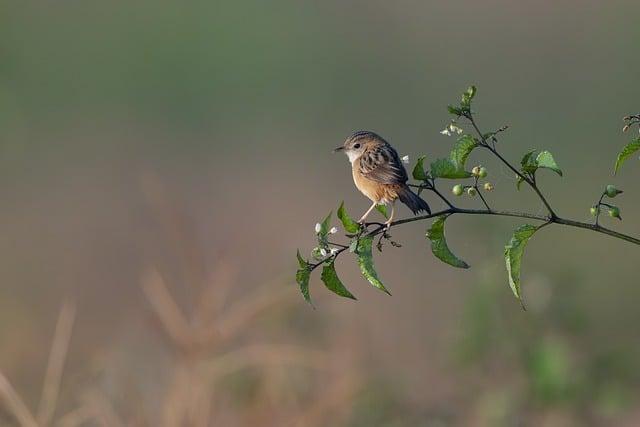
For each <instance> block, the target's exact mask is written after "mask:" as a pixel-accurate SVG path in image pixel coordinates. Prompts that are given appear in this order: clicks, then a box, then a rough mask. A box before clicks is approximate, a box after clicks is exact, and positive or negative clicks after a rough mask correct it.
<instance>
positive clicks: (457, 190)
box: [451, 184, 464, 196]
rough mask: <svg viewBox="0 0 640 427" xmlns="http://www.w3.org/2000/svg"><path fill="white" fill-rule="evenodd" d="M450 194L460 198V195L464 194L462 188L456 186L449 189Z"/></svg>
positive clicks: (458, 185)
mask: <svg viewBox="0 0 640 427" xmlns="http://www.w3.org/2000/svg"><path fill="white" fill-rule="evenodd" d="M451 192H452V193H453V194H455V195H456V196H461V195H462V193H464V188H462V185H460V184H457V185H454V186H453V188H452V189H451Z"/></svg>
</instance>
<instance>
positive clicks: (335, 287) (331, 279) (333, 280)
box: [320, 261, 357, 300]
mask: <svg viewBox="0 0 640 427" xmlns="http://www.w3.org/2000/svg"><path fill="white" fill-rule="evenodd" d="M320 278H321V279H322V282H323V283H324V285H325V286H326V287H327V289H329V290H330V291H331V292H333V293H335V294H337V295H340V296H341V297H345V298H351V299H353V300H355V299H357V298H356V297H354V296H353V294H352V293H351V292H349V290H348V289H347V288H346V287H345V286H344V285H343V284H342V281H340V278H339V277H338V273H336V268H335V265H334V262H333V261H331V262H330V263H328V264H325V265H324V266H323V267H322V274H321V275H320Z"/></svg>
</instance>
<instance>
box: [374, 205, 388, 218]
mask: <svg viewBox="0 0 640 427" xmlns="http://www.w3.org/2000/svg"><path fill="white" fill-rule="evenodd" d="M376 210H377V211H378V212H380V213H381V214H382V216H384V217H385V218H387V219H389V214H388V213H387V206H386V205H376Z"/></svg>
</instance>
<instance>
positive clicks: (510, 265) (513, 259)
mask: <svg viewBox="0 0 640 427" xmlns="http://www.w3.org/2000/svg"><path fill="white" fill-rule="evenodd" d="M537 230H538V227H536V226H534V225H529V224H524V225H521V226H520V227H518V228H517V229H516V230H515V231H514V232H513V236H511V240H509V243H508V244H507V245H506V246H505V247H504V259H505V262H506V265H507V273H508V274H509V286H511V290H512V291H513V294H514V295H515V296H516V298H518V300H519V301H520V303H521V304H522V294H521V289H520V266H521V264H522V256H523V254H524V248H525V246H526V245H527V242H528V241H529V239H530V238H531V236H533V234H534V233H535V232H536V231H537ZM523 307H524V305H523Z"/></svg>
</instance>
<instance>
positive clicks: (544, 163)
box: [536, 150, 562, 176]
mask: <svg viewBox="0 0 640 427" xmlns="http://www.w3.org/2000/svg"><path fill="white" fill-rule="evenodd" d="M536 164H537V166H538V167H539V168H544V169H551V170H552V171H554V172H555V173H557V174H558V175H560V176H562V171H561V170H560V168H559V167H558V165H557V163H556V161H555V159H554V158H553V155H552V154H551V153H550V152H548V151H546V150H545V151H541V152H540V153H539V154H538V155H537V156H536Z"/></svg>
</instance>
